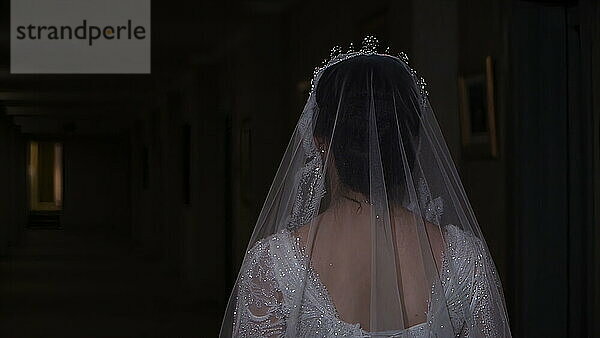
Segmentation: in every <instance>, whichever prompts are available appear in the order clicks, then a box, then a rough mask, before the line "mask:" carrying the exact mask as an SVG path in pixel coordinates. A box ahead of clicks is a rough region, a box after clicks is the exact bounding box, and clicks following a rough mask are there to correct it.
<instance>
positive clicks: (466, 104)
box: [458, 56, 499, 160]
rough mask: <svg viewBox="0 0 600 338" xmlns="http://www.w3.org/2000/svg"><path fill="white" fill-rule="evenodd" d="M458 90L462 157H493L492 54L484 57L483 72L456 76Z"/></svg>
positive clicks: (494, 124)
mask: <svg viewBox="0 0 600 338" xmlns="http://www.w3.org/2000/svg"><path fill="white" fill-rule="evenodd" d="M458 90H459V103H460V109H459V114H460V127H461V128H460V129H461V144H462V150H463V151H462V153H463V157H464V158H465V159H467V160H485V159H497V158H498V157H499V153H498V140H497V131H496V106H495V97H494V94H495V93H494V67H493V60H492V57H491V56H487V57H486V58H485V72H482V73H478V74H473V75H469V76H464V75H461V76H459V78H458Z"/></svg>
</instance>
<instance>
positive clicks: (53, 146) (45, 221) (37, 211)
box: [27, 141, 63, 228]
mask: <svg viewBox="0 0 600 338" xmlns="http://www.w3.org/2000/svg"><path fill="white" fill-rule="evenodd" d="M27 162H28V163H27V171H28V172H27V184H28V195H29V218H28V225H29V227H35V228H39V227H42V228H60V216H61V211H62V202H63V146H62V143H60V142H54V141H29V145H28V159H27Z"/></svg>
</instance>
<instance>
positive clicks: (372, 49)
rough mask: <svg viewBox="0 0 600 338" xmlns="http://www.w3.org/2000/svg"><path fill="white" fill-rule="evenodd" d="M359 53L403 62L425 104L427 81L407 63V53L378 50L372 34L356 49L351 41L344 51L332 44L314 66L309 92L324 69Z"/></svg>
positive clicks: (377, 44)
mask: <svg viewBox="0 0 600 338" xmlns="http://www.w3.org/2000/svg"><path fill="white" fill-rule="evenodd" d="M361 55H381V56H388V57H392V58H395V59H397V60H399V61H401V62H402V63H404V65H405V66H406V68H408V70H409V72H410V74H411V76H412V78H413V80H414V81H415V84H416V85H417V87H418V89H419V92H420V96H421V104H422V105H425V104H426V103H427V97H428V95H429V93H428V92H427V83H426V82H425V79H423V78H422V77H420V76H419V75H418V74H417V72H416V71H415V70H414V69H413V68H412V67H411V66H410V65H409V63H408V55H406V53H404V52H400V53H398V54H397V55H392V54H390V47H387V48H386V49H385V51H384V52H379V40H377V38H376V37H375V36H373V35H367V36H365V37H364V38H363V40H362V43H361V46H360V48H359V49H358V50H357V49H356V48H355V47H354V44H353V43H350V45H349V46H348V48H347V50H346V51H345V52H344V51H343V50H342V47H340V46H334V47H333V48H332V49H331V52H330V53H329V57H328V58H326V59H325V60H323V63H322V64H321V66H318V67H315V70H314V72H313V76H312V79H311V81H310V93H311V94H312V93H313V91H314V90H315V86H316V84H317V81H318V79H319V77H320V75H321V74H322V73H323V71H324V70H325V69H327V68H329V67H331V66H333V65H335V64H337V63H339V62H342V61H344V60H347V59H350V58H353V57H356V56H361Z"/></svg>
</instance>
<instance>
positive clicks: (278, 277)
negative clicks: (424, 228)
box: [234, 225, 502, 337]
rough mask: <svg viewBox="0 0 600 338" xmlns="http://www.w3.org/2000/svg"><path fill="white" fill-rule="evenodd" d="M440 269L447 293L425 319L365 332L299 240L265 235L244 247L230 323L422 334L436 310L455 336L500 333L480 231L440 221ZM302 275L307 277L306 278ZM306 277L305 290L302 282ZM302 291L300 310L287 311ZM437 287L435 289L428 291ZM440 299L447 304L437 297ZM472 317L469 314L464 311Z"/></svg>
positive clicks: (239, 327)
mask: <svg viewBox="0 0 600 338" xmlns="http://www.w3.org/2000/svg"><path fill="white" fill-rule="evenodd" d="M445 231H446V237H445V238H446V240H447V242H446V244H447V246H446V249H445V251H444V254H443V265H442V269H441V271H440V277H441V284H442V287H443V288H444V294H445V299H440V298H435V299H430V302H429V311H428V314H427V322H426V323H422V324H418V325H415V326H412V327H410V328H408V329H404V330H401V331H395V332H376V333H373V332H366V331H364V330H363V329H362V328H361V327H360V325H359V324H352V323H346V322H344V321H342V320H341V319H340V317H339V316H338V313H337V311H336V308H335V305H334V304H333V302H332V300H331V298H330V297H329V294H328V291H327V289H326V287H325V286H324V285H323V283H321V281H320V280H319V276H318V274H317V273H316V272H315V271H314V270H313V269H312V268H311V264H310V261H309V257H308V256H307V255H305V254H304V249H303V248H302V247H301V244H300V240H299V238H298V237H296V236H295V235H294V234H293V233H291V232H290V231H289V230H281V231H280V232H279V233H277V234H275V235H272V236H270V237H268V238H265V239H263V240H261V241H259V242H258V243H256V245H255V246H254V247H253V248H252V249H250V250H249V251H248V253H247V255H248V258H249V259H247V260H246V264H244V266H243V267H242V270H241V273H240V280H239V292H238V295H237V300H236V307H235V311H236V317H235V320H234V329H235V331H236V332H240V333H243V334H242V335H240V337H285V336H288V337H289V336H292V337H335V336H339V337H380V336H385V337H428V336H429V332H430V331H431V330H432V328H431V327H430V326H431V325H434V323H435V313H436V311H440V310H442V311H446V309H447V311H449V315H450V318H451V320H452V325H453V328H452V330H453V332H454V333H455V335H456V336H457V337H471V336H476V337H477V336H484V337H499V336H500V331H499V330H498V328H497V326H498V325H501V324H502V323H495V320H496V319H497V318H501V316H500V315H499V314H498V313H497V312H498V310H499V309H496V308H495V305H494V304H493V303H491V302H489V301H488V297H487V296H486V295H487V294H489V293H490V287H494V288H497V287H498V277H497V276H496V273H495V270H494V269H490V267H493V264H492V262H491V259H490V257H489V255H487V253H486V252H487V251H486V250H485V248H484V247H483V245H482V243H481V242H480V241H479V239H477V238H475V237H473V236H470V235H468V234H466V233H465V232H463V231H461V230H460V229H458V228H457V227H455V226H453V225H448V226H446V229H445ZM305 278H308V280H306V281H305V280H304V279H305ZM303 285H304V290H302V286H303ZM302 291H304V292H303V295H302V301H301V302H300V303H301V304H302V307H301V309H299V316H297V317H296V318H297V319H294V320H292V319H291V318H290V317H289V316H288V315H289V313H291V312H292V311H293V310H294V309H293V307H294V304H296V303H297V301H296V295H297V293H299V292H302ZM432 294H436V292H432ZM440 301H444V302H446V303H447V304H445V305H443V306H442V304H438V303H439V302H440ZM470 318H472V320H471V319H470Z"/></svg>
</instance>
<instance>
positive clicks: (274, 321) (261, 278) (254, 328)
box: [233, 240, 285, 337]
mask: <svg viewBox="0 0 600 338" xmlns="http://www.w3.org/2000/svg"><path fill="white" fill-rule="evenodd" d="M282 299H283V296H282V293H281V291H280V289H279V286H278V285H277V281H276V279H275V275H274V272H273V259H272V257H271V254H270V247H269V241H266V240H263V241H259V242H258V243H257V244H256V245H255V246H254V247H253V248H252V249H251V250H250V251H249V252H248V254H247V255H246V259H245V261H244V264H243V266H242V270H241V273H240V279H239V284H238V292H237V301H236V311H235V313H234V325H233V337H283V336H284V334H285V319H284V315H283V311H282Z"/></svg>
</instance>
